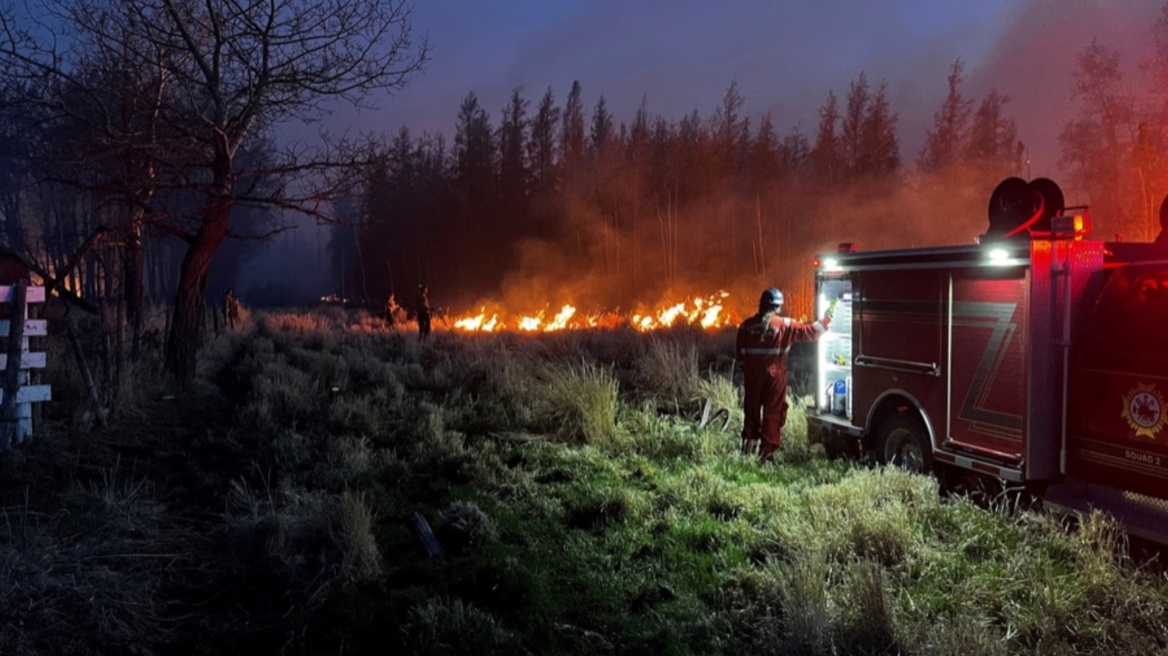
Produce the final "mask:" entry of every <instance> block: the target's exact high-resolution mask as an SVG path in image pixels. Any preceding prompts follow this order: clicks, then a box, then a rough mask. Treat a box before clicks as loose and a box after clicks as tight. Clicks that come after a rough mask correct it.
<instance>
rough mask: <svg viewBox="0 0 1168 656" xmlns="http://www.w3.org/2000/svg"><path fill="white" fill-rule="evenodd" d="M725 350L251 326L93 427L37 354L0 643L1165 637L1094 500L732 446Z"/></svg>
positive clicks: (5, 569) (601, 648) (1154, 582)
mask: <svg viewBox="0 0 1168 656" xmlns="http://www.w3.org/2000/svg"><path fill="white" fill-rule="evenodd" d="M731 350H732V335H730V334H729V333H721V334H706V333H701V332H691V331H686V330H679V331H672V332H665V333H658V334H655V335H652V336H647V335H642V334H638V333H634V332H622V331H596V332H578V333H556V334H548V335H541V336H521V335H462V334H452V333H449V332H445V331H439V332H437V333H435V334H434V335H433V336H432V339H431V340H430V341H428V342H425V343H421V342H419V341H418V339H417V338H416V335H415V334H413V333H411V332H407V331H394V330H386V329H384V328H383V327H382V326H381V325H380V324H379V323H378V322H377V321H376V320H374V319H370V318H368V317H363V316H360V315H347V314H344V313H342V312H339V311H337V312H332V313H323V314H312V315H292V314H268V315H259V316H256V317H253V318H252V320H251V321H250V323H249V326H248V327H247V329H246V331H244V332H241V333H236V334H232V335H228V336H224V337H221V338H217V339H216V340H214V341H213V342H212V343H211V344H210V345H209V346H208V347H207V349H206V350H205V352H204V355H203V361H202V367H201V372H200V376H199V378H198V380H197V381H196V383H195V384H194V385H193V386H192V387H190V388H188V389H185V390H180V389H176V388H173V387H168V386H167V385H166V384H164V383H160V382H157V381H156V378H157V377H156V376H155V375H154V372H153V369H152V365H151V364H149V363H145V364H142V365H139V367H138V369H139V371H137V379H138V380H139V381H140V383H139V384H138V386H136V387H134V390H135V391H134V393H133V394H125V395H123V397H122V399H123V402H122V405H121V406H120V407H119V416H118V417H117V418H116V420H115V422H114V424H113V425H112V426H111V427H109V428H107V429H103V430H100V431H93V432H82V431H80V430H79V429H76V428H73V427H72V423H71V421H70V417H71V414H73V413H71V412H70V411H69V410H68V409H69V408H71V407H75V406H79V405H80V401H79V399H80V398H81V390H80V387H79V384H78V383H77V381H76V375H75V374H74V373H73V372H72V371H71V369H70V368H69V367H68V366H67V365H68V361H67V360H63V358H61V357H57V356H58V354H54V355H53V356H52V359H53V360H54V361H55V362H57V363H58V364H57V365H55V368H54V369H53V370H51V371H50V372H49V376H50V378H51V382H52V383H53V384H54V399H55V400H54V401H53V402H52V406H51V407H50V408H49V409H47V410H46V415H47V421H45V422H42V426H41V427H40V428H39V429H38V433H39V436H38V439H37V440H36V441H35V442H33V443H32V444H31V445H28V446H27V447H25V448H22V449H21V450H20V451H18V452H17V453H15V454H11V455H8V456H5V457H4V460H3V462H2V465H0V466H2V471H3V481H2V482H0V495H2V496H0V502H2V504H3V512H4V521H3V524H2V525H0V589H2V590H4V591H5V592H4V594H3V595H2V596H0V653H4V654H37V653H39V654H150V653H196V654H222V653H272V654H275V653H287V654H372V653H378V654H380V653H409V654H462V653H465V654H897V653H899V654H962V655H964V656H979V655H982V654H985V655H989V654H1124V655H1125V656H1129V655H1131V654H1155V653H1168V618H1166V604H1168V580H1166V579H1165V577H1164V576H1163V575H1162V574H1160V573H1158V572H1159V571H1160V570H1159V568H1152V567H1147V566H1142V565H1141V564H1139V563H1136V562H1133V560H1132V559H1131V558H1129V557H1128V556H1127V547H1126V543H1125V540H1124V538H1123V534H1122V533H1121V532H1120V531H1118V530H1117V529H1116V527H1115V526H1114V525H1113V523H1112V522H1111V521H1109V520H1108V519H1107V518H1106V517H1103V516H1092V517H1090V518H1088V519H1086V520H1085V521H1084V522H1082V523H1081V525H1079V526H1077V527H1075V528H1073V529H1072V528H1068V527H1067V526H1066V525H1065V524H1064V523H1063V522H1062V521H1060V520H1059V519H1057V518H1055V517H1051V516H1048V515H1043V514H1036V513H1033V512H1029V511H1018V512H1008V510H1009V509H1008V508H1006V507H1005V506H1006V505H1007V504H1006V503H1005V502H1004V501H1003V502H1001V503H999V504H997V507H995V508H990V509H986V508H984V507H979V506H977V505H975V504H974V503H972V502H970V501H969V500H967V499H964V498H961V497H953V496H943V495H941V494H939V492H938V488H937V485H936V483H935V482H934V481H933V480H932V479H929V478H923V477H919V476H914V475H910V474H907V473H904V472H900V471H896V470H886V469H882V468H876V467H872V466H870V465H867V464H862V463H853V462H850V461H833V460H827V459H825V458H824V457H823V455H822V452H821V451H820V450H819V449H818V447H814V448H812V447H810V446H809V445H808V444H807V438H806V424H805V421H804V419H803V414H802V411H801V409H799V408H798V407H796V409H795V411H793V412H792V417H791V419H790V421H789V423H788V428H787V431H786V432H785V443H784V449H783V451H782V452H781V453H780V457H779V459H778V461H777V463H775V464H774V465H770V466H762V465H759V464H757V463H756V462H755V461H753V460H751V459H748V458H744V457H742V456H740V455H738V453H737V450H738V439H737V431H738V429H739V427H740V421H741V414H740V411H739V410H738V405H737V403H738V395H739V394H740V390H739V389H738V387H736V384H735V382H734V380H733V378H732V368H731V364H732V362H731V359H730V358H731ZM707 403H709V409H708V410H707V413H706V414H707V416H712V417H713V420H712V421H708V422H707V423H706V425H705V426H700V424H701V418H702V416H703V408H705V406H706V404H707ZM796 405H797V406H798V403H797V404H796ZM718 410H723V411H724V412H717V411H718ZM727 419H728V421H727ZM415 514H417V515H420V516H421V517H422V518H424V519H425V520H426V523H427V524H428V525H429V526H430V527H431V528H432V530H433V533H434V536H435V538H436V540H437V543H438V544H439V545H440V546H441V549H442V550H443V553H442V555H440V556H434V557H431V556H429V555H428V554H427V551H426V550H425V549H424V547H423V542H422V540H421V539H420V538H419V535H418V533H417V532H416V531H415V528H414V526H415V525H414V524H413V523H412V522H411V519H410V518H411V517H412V516H414V515H415Z"/></svg>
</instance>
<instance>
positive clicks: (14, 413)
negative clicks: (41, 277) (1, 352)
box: [0, 280, 28, 450]
mask: <svg viewBox="0 0 1168 656" xmlns="http://www.w3.org/2000/svg"><path fill="white" fill-rule="evenodd" d="M27 285H28V283H26V282H24V281H23V280H21V281H19V282H17V283H16V284H15V285H13V286H12V294H11V296H12V298H10V299H9V301H8V302H9V312H8V317H9V320H8V349H7V353H8V361H7V363H6V366H5V367H4V402H3V403H2V404H0V421H2V422H3V423H2V424H0V431H2V433H0V446H2V447H3V448H4V449H6V450H7V449H11V448H12V445H13V444H15V443H17V442H19V441H20V439H21V437H23V436H22V435H21V434H20V413H19V410H18V408H17V405H16V397H17V395H18V394H19V393H20V382H21V381H20V356H21V353H22V352H23V351H24V316H25V307H26V306H25V302H24V299H25V292H26V290H27Z"/></svg>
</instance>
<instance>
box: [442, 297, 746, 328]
mask: <svg viewBox="0 0 1168 656" xmlns="http://www.w3.org/2000/svg"><path fill="white" fill-rule="evenodd" d="M729 296H730V295H729V293H727V292H718V293H717V294H713V295H711V296H706V297H701V296H698V297H694V298H693V299H692V300H688V301H682V302H669V303H660V304H659V305H658V307H657V308H656V309H653V310H652V311H638V312H635V313H632V314H628V315H621V314H619V313H615V312H596V313H591V314H589V313H581V312H579V311H578V310H577V308H576V307H575V306H572V305H564V306H563V307H561V308H560V310H559V312H556V314H555V315H554V316H552V318H551V319H548V318H547V317H548V314H549V313H550V309H543V310H539V311H537V312H534V313H526V314H517V315H516V316H515V317H510V316H508V313H506V312H488V311H487V308H486V307H485V306H484V307H482V308H480V309H479V313H478V314H477V315H473V316H466V317H461V318H459V319H457V320H455V321H454V327H455V328H456V329H457V330H464V331H469V332H493V331H499V330H522V331H526V332H552V331H556V330H579V329H586V328H619V327H622V326H628V327H632V328H634V329H636V330H640V331H649V330H658V329H662V328H670V327H673V326H696V327H701V328H706V329H715V328H723V327H726V326H733V325H735V324H736V323H737V321H738V317H735V316H731V315H730V314H729V313H727V312H726V311H725V309H724V305H725V301H726V299H727V297H729Z"/></svg>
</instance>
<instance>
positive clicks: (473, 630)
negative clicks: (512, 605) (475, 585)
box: [402, 599, 511, 655]
mask: <svg viewBox="0 0 1168 656" xmlns="http://www.w3.org/2000/svg"><path fill="white" fill-rule="evenodd" d="M402 633H403V634H404V637H405V643H406V644H405V646H406V648H407V649H408V650H409V653H411V654H418V655H422V654H468V655H473V654H492V653H511V652H510V651H509V650H504V649H503V648H504V647H506V646H507V644H508V642H509V641H510V639H511V634H510V632H509V631H507V630H506V629H505V628H503V626H502V624H501V623H500V622H499V620H497V619H495V617H494V616H493V615H491V614H490V613H488V612H486V611H483V610H480V609H478V608H476V607H475V606H473V605H471V604H467V603H463V601H462V600H461V599H454V600H452V601H448V600H444V599H431V600H429V601H427V602H426V603H424V604H421V605H418V606H414V607H413V608H411V609H410V611H409V620H408V622H407V623H406V624H405V626H403V627H402Z"/></svg>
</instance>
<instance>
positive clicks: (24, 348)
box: [0, 284, 53, 449]
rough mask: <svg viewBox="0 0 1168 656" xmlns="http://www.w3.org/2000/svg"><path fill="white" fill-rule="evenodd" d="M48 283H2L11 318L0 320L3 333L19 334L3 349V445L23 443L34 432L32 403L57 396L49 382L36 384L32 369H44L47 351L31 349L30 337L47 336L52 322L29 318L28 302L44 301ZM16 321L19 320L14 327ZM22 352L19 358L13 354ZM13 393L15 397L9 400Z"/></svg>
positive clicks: (0, 429) (0, 293)
mask: <svg viewBox="0 0 1168 656" xmlns="http://www.w3.org/2000/svg"><path fill="white" fill-rule="evenodd" d="M44 302H45V288H44V287H24V285H23V284H18V285H0V303H7V304H8V305H9V314H8V316H9V319H8V320H3V321H0V336H3V337H5V338H8V337H9V336H11V337H12V338H15V339H14V340H10V341H9V344H8V348H7V349H5V352H4V353H0V370H3V371H4V372H5V374H6V376H5V383H4V386H3V389H0V408H2V409H3V412H2V414H0V422H2V423H0V447H2V448H6V449H7V448H11V446H12V445H13V444H21V443H23V442H24V441H25V440H26V439H28V438H29V437H31V436H32V404H33V403H39V402H41V401H49V400H51V399H52V398H53V393H52V389H51V387H50V386H49V385H32V384H29V383H30V381H31V377H30V370H32V369H44V367H45V360H46V358H45V354H44V353H39V352H38V353H33V352H31V351H30V350H29V342H28V340H29V338H30V337H43V336H45V335H47V334H48V325H47V322H46V321H45V320H44V319H29V318H28V304H29V303H44ZM13 321H16V322H17V323H16V325H15V328H16V330H13V327H14V326H13ZM16 356H19V358H17V359H16V360H15V361H12V358H14V357H16ZM9 394H13V395H14V397H15V403H13V402H12V401H11V400H9V401H8V402H5V400H6V398H7V397H8V396H9Z"/></svg>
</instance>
